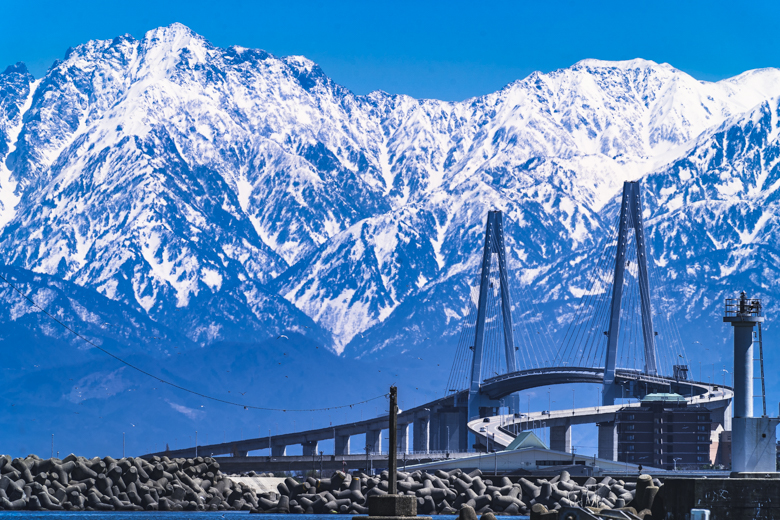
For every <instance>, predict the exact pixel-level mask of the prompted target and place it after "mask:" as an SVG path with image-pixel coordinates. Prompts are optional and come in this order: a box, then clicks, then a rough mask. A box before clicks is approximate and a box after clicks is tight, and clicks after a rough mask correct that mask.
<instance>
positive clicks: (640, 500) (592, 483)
mask: <svg viewBox="0 0 780 520" xmlns="http://www.w3.org/2000/svg"><path fill="white" fill-rule="evenodd" d="M387 476H388V474H387V472H386V471H384V472H382V473H381V475H379V476H377V477H372V476H368V475H365V474H363V473H355V474H354V475H347V474H345V473H342V472H341V471H338V472H336V473H334V474H333V476H332V477H331V478H324V479H315V478H311V477H309V478H307V479H306V480H304V481H302V482H298V481H297V480H295V479H293V478H289V477H288V478H287V479H285V481H284V483H281V484H279V486H278V490H279V495H280V498H279V500H278V501H276V502H274V501H272V500H267V499H264V498H261V499H259V500H258V503H259V506H260V507H259V508H258V512H266V513H271V512H273V513H306V514H321V513H344V514H367V513H368V507H367V506H368V497H370V496H371V495H386V494H387V493H388V481H387V480H388V479H387ZM660 485H661V484H660V482H659V481H658V480H653V479H652V477H650V476H649V475H642V476H641V477H640V478H639V479H638V481H637V482H624V481H622V480H615V479H613V478H611V477H604V478H603V479H601V480H597V479H595V478H589V479H588V480H587V481H586V482H585V483H584V484H583V485H579V484H577V483H576V482H575V481H574V480H572V479H571V476H570V475H569V473H568V472H566V471H563V472H562V473H561V474H560V475H558V476H556V477H554V478H552V479H550V480H546V479H533V480H529V479H525V478H520V479H519V480H517V481H516V482H513V481H512V480H510V479H509V478H507V477H501V478H500V479H497V480H495V481H494V480H489V479H484V480H483V479H482V472H480V471H479V470H475V471H472V472H471V473H464V472H463V471H461V470H453V471H449V472H445V471H441V470H437V471H435V472H432V473H428V472H425V471H414V472H410V473H407V472H402V471H399V472H398V480H397V486H398V493H399V494H404V495H413V496H416V497H417V513H418V514H422V515H431V514H458V512H459V511H460V510H461V509H466V506H468V508H471V509H473V511H474V512H475V513H480V514H484V513H500V514H507V515H529V514H531V515H532V516H533V517H537V518H553V517H557V510H559V509H562V508H566V507H586V508H588V510H589V511H591V512H593V513H598V512H600V511H602V510H608V509H621V508H623V509H624V510H625V511H629V512H631V513H632V514H635V515H637V516H639V517H640V518H644V517H646V516H647V515H649V514H650V510H651V508H652V507H653V501H654V498H655V496H656V494H657V493H658V490H659V488H660ZM540 515H544V516H540ZM647 518H651V517H650V516H648V517H647Z"/></svg>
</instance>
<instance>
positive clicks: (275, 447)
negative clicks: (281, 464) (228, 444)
mask: <svg viewBox="0 0 780 520" xmlns="http://www.w3.org/2000/svg"><path fill="white" fill-rule="evenodd" d="M271 455H272V456H274V457H284V456H286V455H287V446H285V445H284V444H272V445H271ZM244 456H245V457H246V455H244Z"/></svg>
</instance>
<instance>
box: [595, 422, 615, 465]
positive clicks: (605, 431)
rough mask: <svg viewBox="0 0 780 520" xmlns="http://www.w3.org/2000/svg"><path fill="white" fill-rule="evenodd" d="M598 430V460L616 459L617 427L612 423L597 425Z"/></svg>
mask: <svg viewBox="0 0 780 520" xmlns="http://www.w3.org/2000/svg"><path fill="white" fill-rule="evenodd" d="M598 428H599V458H600V459H607V460H618V459H617V446H618V440H617V426H615V423H614V422H608V423H598Z"/></svg>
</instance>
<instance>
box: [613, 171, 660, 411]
mask: <svg viewBox="0 0 780 520" xmlns="http://www.w3.org/2000/svg"><path fill="white" fill-rule="evenodd" d="M640 191H641V190H640V187H639V182H624V183H623V201H622V203H621V205H620V221H619V223H618V243H617V250H616V252H615V274H614V278H613V283H612V304H611V306H610V318H609V331H608V332H607V337H608V341H607V352H606V360H605V364H604V391H603V393H602V395H603V398H602V400H603V404H604V405H610V404H614V401H615V399H619V398H620V397H621V394H622V388H621V387H620V386H618V385H616V384H615V364H616V362H617V348H618V338H619V336H620V304H621V300H622V298H623V279H624V275H625V270H626V247H627V245H628V239H629V233H630V232H632V231H633V232H634V235H635V238H636V240H635V243H636V261H637V268H638V269H637V271H638V281H639V299H640V306H641V314H642V339H643V341H644V354H645V366H644V373H645V374H647V375H653V376H654V375H658V367H657V364H656V349H655V329H654V328H653V312H652V308H651V306H650V280H649V276H648V273H647V248H646V247H645V232H644V225H643V223H642V196H641V192H640Z"/></svg>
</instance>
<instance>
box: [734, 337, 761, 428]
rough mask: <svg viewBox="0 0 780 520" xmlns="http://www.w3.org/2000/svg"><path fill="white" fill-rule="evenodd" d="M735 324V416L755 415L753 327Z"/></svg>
mask: <svg viewBox="0 0 780 520" xmlns="http://www.w3.org/2000/svg"><path fill="white" fill-rule="evenodd" d="M732 325H734V417H753V327H755V325H756V324H755V323H753V322H746V323H739V322H736V323H732Z"/></svg>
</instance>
